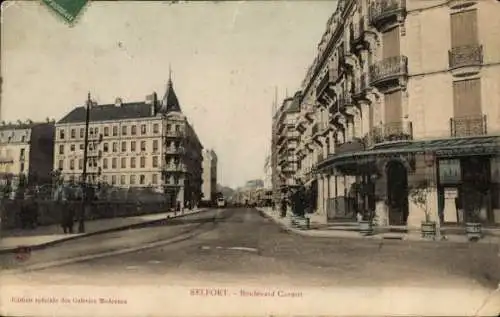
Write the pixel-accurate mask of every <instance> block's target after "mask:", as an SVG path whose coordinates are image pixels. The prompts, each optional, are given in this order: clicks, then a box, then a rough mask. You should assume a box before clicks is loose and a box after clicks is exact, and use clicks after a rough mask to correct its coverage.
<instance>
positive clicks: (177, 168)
mask: <svg viewBox="0 0 500 317" xmlns="http://www.w3.org/2000/svg"><path fill="white" fill-rule="evenodd" d="M165 171H166V172H170V173H173V172H185V171H186V166H184V164H167V165H165Z"/></svg>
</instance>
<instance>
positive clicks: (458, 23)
mask: <svg viewBox="0 0 500 317" xmlns="http://www.w3.org/2000/svg"><path fill="white" fill-rule="evenodd" d="M450 24H451V47H461V46H466V45H471V44H479V43H478V30H477V11H476V10H469V11H464V12H458V13H454V14H451V15H450Z"/></svg>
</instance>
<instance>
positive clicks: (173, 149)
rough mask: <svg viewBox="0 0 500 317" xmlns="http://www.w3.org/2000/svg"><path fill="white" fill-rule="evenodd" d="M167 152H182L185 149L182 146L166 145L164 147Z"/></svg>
mask: <svg viewBox="0 0 500 317" xmlns="http://www.w3.org/2000/svg"><path fill="white" fill-rule="evenodd" d="M165 153H167V154H184V153H185V150H184V148H183V147H168V148H166V149H165Z"/></svg>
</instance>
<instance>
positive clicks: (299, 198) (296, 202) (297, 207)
mask: <svg viewBox="0 0 500 317" xmlns="http://www.w3.org/2000/svg"><path fill="white" fill-rule="evenodd" d="M305 199H306V197H305V192H304V187H303V186H302V185H300V186H299V187H298V188H297V190H296V191H295V192H294V193H293V195H292V210H293V214H294V215H295V216H299V217H303V216H304V215H305V207H306V204H305Z"/></svg>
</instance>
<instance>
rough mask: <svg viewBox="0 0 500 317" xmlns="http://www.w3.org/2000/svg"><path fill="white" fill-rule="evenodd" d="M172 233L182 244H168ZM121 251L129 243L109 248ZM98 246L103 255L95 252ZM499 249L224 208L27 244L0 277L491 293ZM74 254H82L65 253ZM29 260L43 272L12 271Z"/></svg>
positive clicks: (6, 261)
mask: <svg viewBox="0 0 500 317" xmlns="http://www.w3.org/2000/svg"><path fill="white" fill-rule="evenodd" d="M186 235H187V236H186ZM184 236H186V238H182V237H184ZM173 237H179V238H180V240H182V241H178V242H172V243H168V241H169V240H170V239H172V238H173ZM151 243H156V244H157V245H154V244H153V245H152V246H151V245H150V244H151ZM147 245H150V247H149V248H146V249H139V248H141V247H142V246H147ZM127 248H128V249H134V248H135V249H134V250H132V251H131V252H127V253H122V254H114V253H113V252H117V251H118V252H120V250H122V251H123V250H124V249H127ZM105 252H108V253H110V255H109V256H105V257H99V256H98V255H99V254H100V253H105ZM499 252H500V251H499V246H498V245H488V244H453V243H448V244H437V243H431V242H407V241H390V240H389V241H386V240H384V241H375V240H360V239H341V238H316V237H304V236H299V235H295V234H290V233H287V232H284V231H283V230H282V229H280V227H279V226H278V225H276V224H275V223H274V222H273V221H272V220H270V219H267V218H264V217H262V215H261V214H260V213H259V212H258V211H257V210H255V209H222V210H209V211H206V212H202V213H200V214H195V215H190V216H187V217H185V218H183V219H179V220H171V221H170V222H166V223H163V224H157V225H154V226H149V227H145V228H141V229H135V230H128V231H123V232H115V233H110V234H103V235H98V236H94V237H88V238H82V239H77V240H74V241H70V242H67V243H63V244H61V245H58V246H54V247H51V248H48V249H46V250H41V251H35V252H33V253H32V254H31V257H30V258H29V259H28V260H27V261H25V262H21V263H20V262H19V261H18V260H16V259H15V258H14V256H13V255H3V256H2V258H1V264H2V268H3V269H5V270H6V271H5V272H6V274H4V275H2V284H3V283H6V284H11V283H13V284H15V283H18V282H21V281H23V282H25V283H27V282H29V283H31V284H39V283H43V284H46V283H47V282H48V281H50V282H51V283H55V284H73V285H75V284H79V285H84V284H87V285H89V284H90V285H114V284H117V283H119V284H120V285H127V284H130V285H136V284H143V285H147V284H162V283H168V285H176V286H178V285H183V286H192V287H194V286H200V285H205V284H206V285H211V284H212V285H213V284H214V283H216V284H217V285H220V284H227V285H238V284H240V285H241V284H245V285H255V286H256V285H259V286H262V285H274V286H276V285H287V286H294V287H347V286H349V287H353V286H363V287H367V286H373V287H381V286H398V287H423V288H428V289H429V290H433V289H439V288H453V289H456V290H459V289H480V290H486V291H489V290H494V289H495V288H496V287H497V285H498V282H499V281H500V265H498V264H499V262H500V256H499V255H500V253H499ZM81 256H87V258H85V259H84V261H82V262H77V263H72V262H73V261H72V260H67V259H71V258H74V257H81ZM94 257H95V258H94ZM43 263H45V264H46V263H51V264H50V265H49V267H47V266H45V267H44V266H43ZM30 266H31V267H35V268H36V267H37V266H38V268H43V270H35V271H30V272H24V273H21V272H19V271H17V272H16V271H15V270H19V269H20V268H28V267H30ZM499 308H500V306H499Z"/></svg>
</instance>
